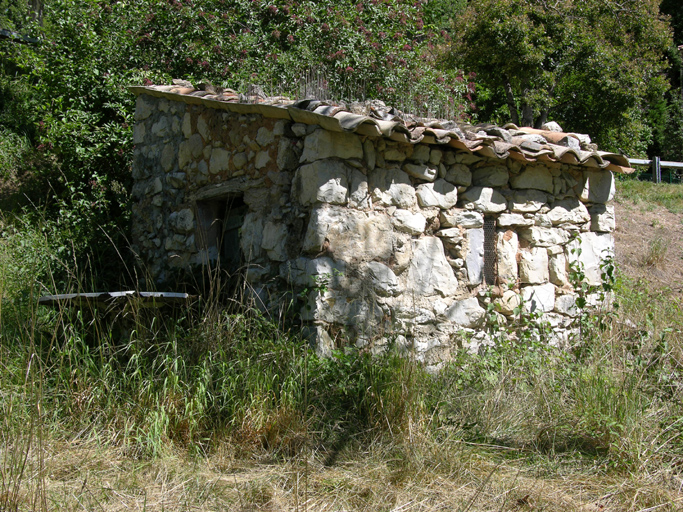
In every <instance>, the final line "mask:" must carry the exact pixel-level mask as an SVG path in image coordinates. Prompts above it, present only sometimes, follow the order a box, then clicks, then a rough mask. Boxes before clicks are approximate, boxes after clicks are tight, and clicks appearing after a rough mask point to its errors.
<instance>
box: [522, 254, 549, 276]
mask: <svg viewBox="0 0 683 512" xmlns="http://www.w3.org/2000/svg"><path fill="white" fill-rule="evenodd" d="M519 254H520V259H519V278H520V281H521V282H522V283H525V284H543V283H547V282H548V279H549V274H548V251H547V250H546V249H545V248H543V247H533V248H531V249H522V250H521V251H520V253H519Z"/></svg>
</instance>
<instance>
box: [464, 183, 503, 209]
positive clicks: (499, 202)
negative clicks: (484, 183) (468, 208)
mask: <svg viewBox="0 0 683 512" xmlns="http://www.w3.org/2000/svg"><path fill="white" fill-rule="evenodd" d="M461 198H462V200H463V201H465V202H466V203H469V204H470V205H472V207H473V208H474V209H475V210H476V211H478V212H481V213H500V212H502V211H505V209H506V208H507V201H506V200H505V198H504V197H503V195H502V194H501V193H500V192H498V191H497V190H494V189H492V188H488V187H471V188H469V189H467V190H466V191H465V192H463V194H462V195H461Z"/></svg>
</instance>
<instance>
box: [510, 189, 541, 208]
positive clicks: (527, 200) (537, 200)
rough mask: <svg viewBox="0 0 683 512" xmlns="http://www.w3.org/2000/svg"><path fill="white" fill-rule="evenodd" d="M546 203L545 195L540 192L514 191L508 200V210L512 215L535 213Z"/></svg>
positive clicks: (528, 190)
mask: <svg viewBox="0 0 683 512" xmlns="http://www.w3.org/2000/svg"><path fill="white" fill-rule="evenodd" d="M547 201H548V196H547V194H545V193H544V192H541V191H540V190H534V189H525V190H515V191H514V193H513V194H512V199H511V200H510V210H512V211H513V212H514V213H536V212H537V211H538V210H540V209H541V208H542V207H543V205H544V204H545V203H546V202H547Z"/></svg>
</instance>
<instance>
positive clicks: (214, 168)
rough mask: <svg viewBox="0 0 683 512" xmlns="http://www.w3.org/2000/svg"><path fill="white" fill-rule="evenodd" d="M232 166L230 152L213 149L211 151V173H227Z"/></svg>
mask: <svg viewBox="0 0 683 512" xmlns="http://www.w3.org/2000/svg"><path fill="white" fill-rule="evenodd" d="M229 166H230V152H228V151H226V150H225V149H223V148H213V150H211V160H209V172H211V174H216V173H219V172H221V171H226V170H227V169H228V167H229Z"/></svg>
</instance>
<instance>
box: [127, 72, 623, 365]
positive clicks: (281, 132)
mask: <svg viewBox="0 0 683 512" xmlns="http://www.w3.org/2000/svg"><path fill="white" fill-rule="evenodd" d="M132 91H133V92H134V93H135V95H136V96H137V107H136V113H135V120H136V124H135V129H134V138H135V156H134V164H133V177H134V180H135V184H134V187H133V202H134V205H133V226H132V241H133V248H134V251H135V252H136V254H137V255H138V256H139V258H140V259H141V261H142V262H143V263H144V264H145V266H146V269H147V270H148V272H149V274H150V275H151V277H152V278H153V279H154V280H155V281H156V283H157V285H158V286H159V287H164V288H167V289H174V287H175V286H176V285H177V283H178V279H181V276H183V275H185V276H187V275H195V276H196V275H197V274H202V273H204V274H206V272H207V271H209V270H211V271H216V270H219V271H221V272H222V271H225V272H227V273H229V274H231V275H233V276H238V279H239V280H240V283H241V284H243V285H244V288H245V289H247V290H248V291H249V293H250V294H251V296H252V297H253V298H254V299H255V300H256V301H257V303H258V304H259V305H260V307H262V308H264V309H266V310H271V311H272V310H275V309H277V308H289V311H290V312H291V310H292V308H294V312H295V314H297V315H298V316H299V318H300V319H301V321H302V322H303V324H304V328H305V329H306V331H307V333H308V334H309V335H310V336H311V338H312V340H313V341H314V343H315V345H316V347H317V349H318V350H319V351H320V352H322V353H326V352H327V351H329V350H330V349H331V348H332V347H333V346H334V344H335V343H337V342H338V340H340V339H342V338H343V339H345V340H350V341H351V342H354V343H356V345H358V346H368V348H369V349H372V350H381V349H382V348H383V347H385V346H387V344H389V343H399V344H402V345H404V346H406V347H409V348H410V349H411V350H414V352H415V353H416V354H417V357H418V358H419V359H420V360H423V361H425V362H427V363H428V364H436V363H437V362H438V361H440V360H443V359H444V358H447V357H448V353H449V350H450V349H451V348H453V347H454V346H462V345H463V344H476V342H477V340H479V341H481V340H482V339H483V338H484V337H485V333H484V327H485V323H486V321H487V319H490V316H491V315H496V317H497V318H498V320H499V321H501V322H506V321H509V320H511V319H512V317H513V315H515V314H516V311H515V308H516V307H518V306H520V305H522V308H523V309H524V310H525V311H530V312H538V313H540V314H542V316H543V319H544V320H547V321H548V322H550V324H551V325H552V326H553V328H554V333H555V335H556V337H557V338H558V340H559V341H561V340H563V339H566V338H567V335H568V333H570V332H571V328H572V322H573V317H574V316H575V315H576V308H575V299H576V295H575V293H574V289H573V287H572V283H571V282H570V272H569V269H570V267H571V266H572V265H573V264H576V263H581V265H582V269H583V271H584V272H585V276H586V280H587V281H588V282H589V283H591V284H599V283H600V276H601V273H600V263H601V261H602V260H603V259H604V258H606V257H609V256H610V255H611V254H612V253H613V249H614V241H613V236H612V231H613V230H614V226H615V219H614V208H613V206H612V205H611V201H612V199H613V197H614V191H615V188H614V175H613V173H614V172H620V173H623V172H630V171H631V169H629V168H628V165H629V164H628V160H627V159H626V158H624V157H623V156H621V155H617V154H613V153H605V152H600V151H598V150H597V148H596V146H595V145H593V144H591V141H590V138H589V137H588V136H586V135H581V134H574V133H562V132H561V131H558V130H559V127H557V126H546V128H547V129H545V130H535V129H531V128H518V127H516V126H514V125H506V126H505V127H503V128H501V127H497V126H492V125H480V126H469V125H460V124H456V123H454V122H452V121H449V122H445V121H437V120H425V119H414V118H412V117H410V116H407V115H404V114H402V113H400V112H397V111H395V110H394V109H391V108H388V107H385V106H384V104H382V103H381V102H368V103H365V104H351V105H349V106H348V107H347V106H344V105H342V106H335V105H329V104H326V103H322V102H320V101H315V100H302V101H297V102H293V101H291V100H288V99H286V98H262V97H244V96H240V95H237V94H235V93H234V92H233V91H230V90H226V91H220V90H213V89H212V88H211V87H204V88H203V90H198V89H195V88H193V87H192V86H191V85H190V84H189V83H187V82H181V81H178V82H177V83H176V85H171V86H145V87H142V86H141V87H133V88H132ZM551 125H552V123H551ZM553 128H554V130H553ZM491 301H493V303H494V309H493V311H489V313H487V309H486V307H487V304H489V303H490V302H491ZM518 311H519V310H517V312H518Z"/></svg>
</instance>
